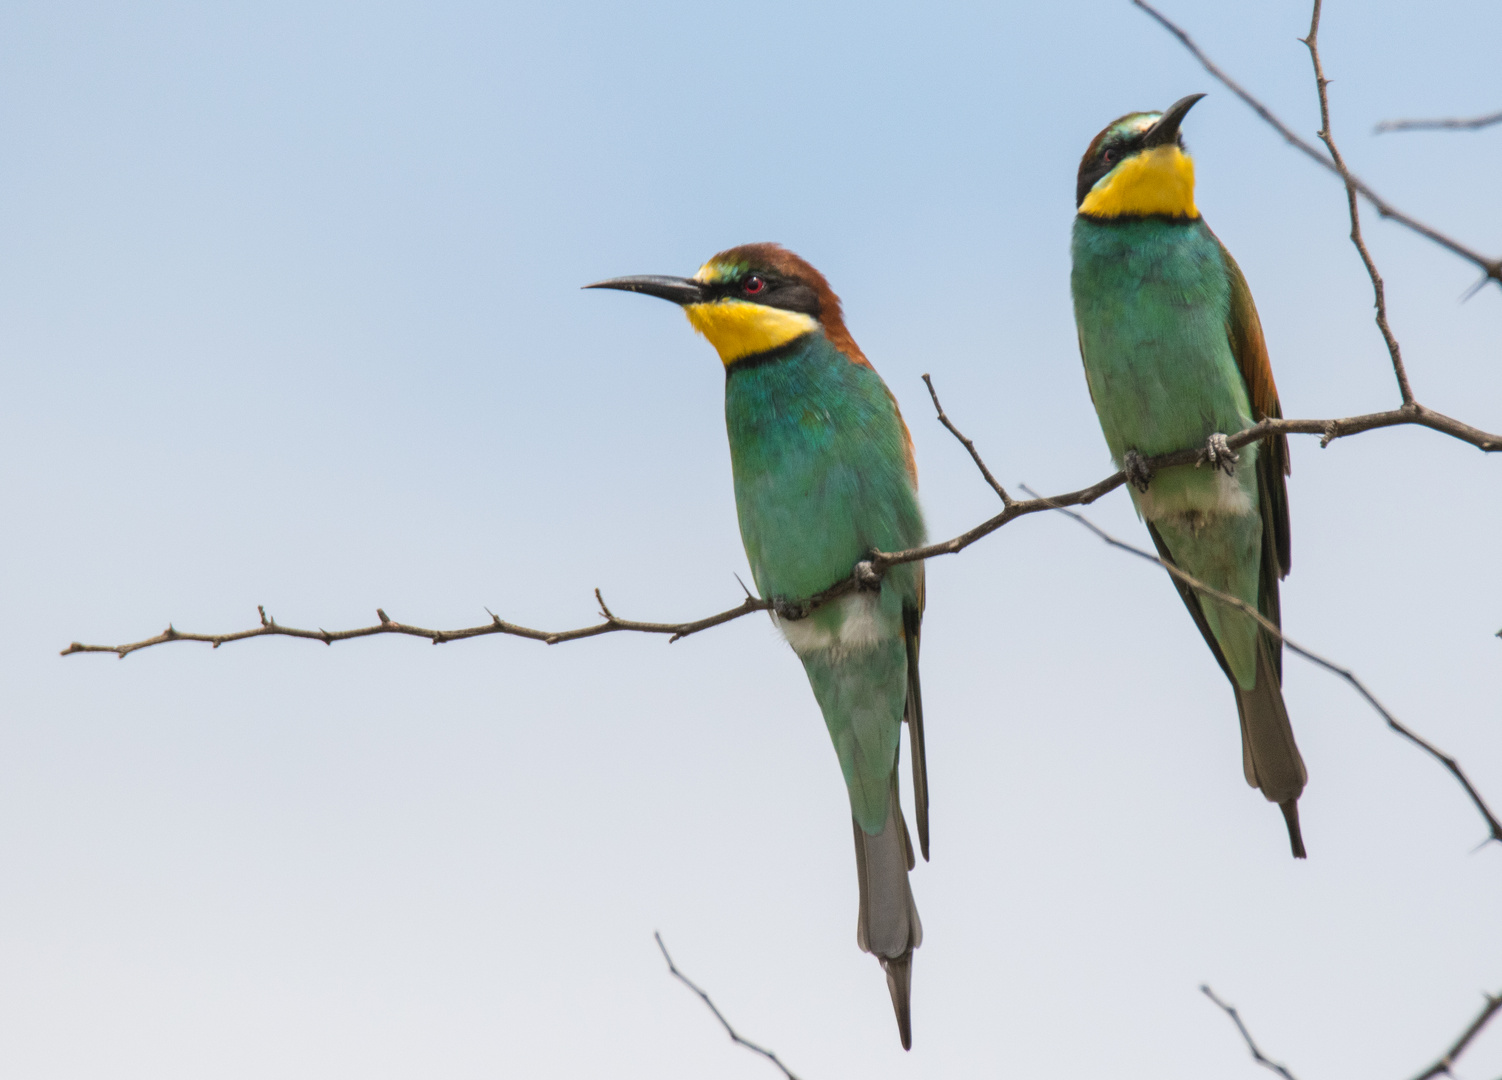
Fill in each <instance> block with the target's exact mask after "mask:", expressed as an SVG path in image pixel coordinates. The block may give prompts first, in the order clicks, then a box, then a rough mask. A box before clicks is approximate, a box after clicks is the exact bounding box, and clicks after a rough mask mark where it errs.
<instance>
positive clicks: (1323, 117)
mask: <svg viewBox="0 0 1502 1080" xmlns="http://www.w3.org/2000/svg"><path fill="white" fill-rule="evenodd" d="M1322 6H1323V0H1314V12H1313V14H1312V15H1311V16H1310V19H1309V35H1308V36H1307V37H1305V38H1303V39H1302V40H1303V42H1304V44H1305V46H1307V47H1308V49H1309V59H1310V60H1311V61H1312V62H1313V64H1314V87H1315V91H1316V93H1317V94H1318V95H1319V124H1320V126H1319V132H1318V135H1319V138H1320V141H1321V142H1322V143H1324V144H1325V147H1326V149H1328V150H1329V151H1330V159H1331V160H1332V161H1334V162H1335V168H1336V169H1337V170H1339V172H1340V177H1341V179H1342V180H1344V181H1345V185H1346V208H1347V211H1348V212H1349V214H1350V218H1351V243H1353V244H1355V245H1356V250H1357V251H1358V252H1360V254H1361V262H1362V265H1364V266H1365V267H1366V272H1367V276H1368V277H1370V278H1371V279H1372V292H1373V293H1374V295H1375V298H1376V308H1377V329H1378V330H1381V331H1382V340H1383V341H1385V342H1386V343H1387V352H1388V355H1389V356H1391V357H1392V369H1393V374H1394V375H1396V376H1397V377H1398V392H1399V393H1400V394H1402V395H1403V404H1404V405H1405V406H1409V405H1412V404H1413V403H1414V401H1413V389H1412V387H1410V386H1409V384H1408V369H1407V368H1405V367H1404V366H1403V350H1402V349H1401V348H1400V347H1399V346H1398V339H1397V338H1396V337H1395V336H1394V335H1393V332H1392V327H1390V326H1388V324H1387V286H1386V285H1384V284H1383V282H1382V275H1381V274H1379V273H1378V272H1377V264H1376V262H1375V261H1374V260H1373V259H1372V253H1371V252H1370V251H1368V250H1367V247H1366V241H1365V240H1364V239H1362V236H1361V207H1360V204H1359V203H1358V202H1357V200H1356V182H1355V180H1354V179H1353V178H1352V176H1351V170H1350V169H1348V168H1346V162H1345V159H1344V158H1343V157H1341V156H1340V149H1339V147H1337V146H1336V145H1335V136H1334V135H1332V134H1331V132H1330V91H1329V87H1330V80H1329V79H1326V78H1325V68H1324V65H1323V64H1321V63H1320V58H1319V17H1320V10H1321V8H1322Z"/></svg>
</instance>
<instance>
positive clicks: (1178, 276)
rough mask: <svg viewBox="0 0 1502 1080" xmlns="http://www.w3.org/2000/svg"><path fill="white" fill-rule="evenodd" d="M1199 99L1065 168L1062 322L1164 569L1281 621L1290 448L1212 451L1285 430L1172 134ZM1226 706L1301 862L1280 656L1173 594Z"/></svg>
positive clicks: (1111, 137) (1295, 757) (1298, 782)
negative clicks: (1147, 463)
mask: <svg viewBox="0 0 1502 1080" xmlns="http://www.w3.org/2000/svg"><path fill="white" fill-rule="evenodd" d="M1203 96H1204V95H1203V94H1192V95H1190V96H1189V97H1186V98H1183V99H1182V100H1180V101H1178V102H1175V103H1174V104H1173V105H1172V106H1170V107H1169V108H1168V109H1167V111H1165V112H1162V113H1157V112H1145V113H1130V114H1128V115H1126V116H1123V117H1122V118H1121V119H1119V120H1116V121H1113V122H1112V123H1111V124H1110V125H1109V126H1108V127H1107V128H1106V129H1105V130H1104V131H1102V132H1101V133H1100V134H1099V135H1097V136H1096V137H1095V140H1094V141H1093V142H1092V143H1091V144H1090V148H1089V149H1088V150H1086V151H1085V156H1084V158H1083V160H1081V162H1080V168H1079V176H1078V179H1077V184H1076V190H1075V202H1076V206H1077V207H1078V214H1077V215H1076V217H1075V221H1074V239H1073V244H1072V254H1073V264H1074V268H1073V273H1072V276H1071V286H1072V291H1073V293H1074V314H1075V321H1076V324H1077V327H1078V330H1079V343H1080V355H1081V357H1082V358H1083V360H1084V362H1085V378H1086V381H1087V383H1088V384H1089V387H1090V397H1091V400H1092V401H1093V402H1094V403H1095V411H1096V413H1097V414H1098V415H1099V417H1100V424H1101V428H1102V430H1103V431H1104V432H1105V436H1106V444H1107V446H1109V448H1110V450H1111V455H1112V457H1113V458H1114V459H1115V460H1116V463H1117V466H1118V467H1123V468H1125V469H1126V471H1127V475H1128V478H1129V480H1131V481H1132V483H1131V485H1130V487H1131V495H1132V501H1133V502H1134V503H1135V504H1136V507H1137V512H1138V513H1139V514H1140V515H1141V516H1142V518H1143V519H1144V520H1145V521H1146V522H1147V528H1148V532H1149V533H1151V534H1152V538H1153V543H1154V544H1155V545H1157V548H1158V553H1159V555H1161V556H1162V558H1163V560H1164V561H1165V562H1167V563H1171V564H1173V565H1175V566H1177V567H1179V568H1180V569H1182V570H1183V571H1184V572H1185V573H1188V574H1190V575H1192V576H1194V577H1196V578H1198V579H1199V580H1200V581H1202V582H1204V583H1205V584H1207V585H1209V586H1211V587H1213V588H1215V589H1218V590H1220V591H1221V592H1224V593H1229V594H1230V595H1232V596H1235V597H1237V598H1238V599H1240V600H1242V601H1244V602H1245V603H1247V604H1248V605H1250V606H1252V607H1254V608H1256V609H1257V610H1258V611H1259V612H1261V614H1262V615H1263V616H1264V617H1266V618H1267V619H1269V620H1270V621H1271V622H1273V623H1274V624H1278V623H1279V622H1280V619H1279V603H1278V582H1279V580H1280V579H1282V578H1283V577H1284V576H1285V575H1287V573H1288V567H1289V562H1290V546H1289V532H1288V495H1287V491H1286V488H1285V486H1284V476H1285V475H1286V474H1287V473H1288V471H1289V463H1288V442H1287V439H1286V438H1285V437H1284V436H1282V435H1276V436H1270V437H1268V438H1266V439H1263V440H1262V441H1261V442H1259V443H1254V444H1252V445H1249V446H1246V447H1244V448H1243V449H1242V450H1241V452H1240V454H1239V455H1234V454H1231V453H1230V452H1229V449H1228V448H1227V447H1226V445H1225V441H1224V440H1225V436H1226V435H1227V434H1233V433H1235V432H1237V431H1240V430H1242V429H1244V428H1248V427H1251V426H1252V425H1253V424H1254V423H1256V422H1257V421H1259V420H1262V419H1264V418H1266V417H1278V416H1282V411H1281V408H1280V407H1279V404H1278V390H1277V387H1276V386H1275V385H1274V384H1273V373H1272V368H1271V367H1270V366H1269V363H1268V358H1267V344H1266V342H1265V341H1264V340H1263V336H1262V324H1261V322H1260V321H1259V319H1258V317H1257V309H1256V307H1255V305H1253V303H1252V294H1251V291H1250V290H1249V289H1248V288H1247V283H1246V279H1245V278H1244V277H1243V276H1242V274H1241V269H1240V268H1239V267H1238V266H1237V265H1236V260H1234V259H1233V258H1231V255H1230V253H1229V252H1228V251H1226V249H1225V247H1224V246H1223V245H1222V244H1221V242H1220V241H1219V240H1218V239H1217V238H1216V236H1215V234H1214V233H1213V232H1211V231H1210V227H1209V226H1208V225H1206V224H1205V220H1204V218H1202V217H1201V216H1200V213H1199V211H1198V210H1197V209H1196V208H1195V205H1194V163H1193V161H1191V160H1190V158H1189V156H1188V155H1187V154H1186V153H1185V152H1184V143H1183V139H1182V138H1181V136H1180V134H1179V125H1180V124H1181V123H1182V122H1183V119H1184V117H1185V115H1186V114H1187V113H1188V112H1189V110H1190V108H1192V107H1193V106H1194V103H1195V102H1196V101H1198V100H1199V99H1200V98H1201V97H1203ZM1191 446H1205V447H1206V448H1207V452H1206V457H1207V458H1208V459H1209V460H1208V465H1209V467H1208V468H1200V467H1197V466H1189V465H1184V466H1179V467H1176V468H1170V469H1164V470H1162V471H1161V472H1158V473H1157V474H1155V475H1152V476H1148V475H1146V474H1145V470H1144V469H1143V468H1142V466H1141V464H1140V462H1141V459H1142V458H1146V457H1151V456H1153V455H1155V454H1162V453H1167V452H1169V451H1173V450H1183V449H1185V448H1187V447H1191ZM1173 580H1174V582H1175V584H1176V585H1177V586H1178V591H1179V595H1180V596H1181V597H1182V598H1183V601H1184V604H1185V606H1187V607H1188V608H1189V614H1190V615H1192V616H1193V617H1194V621H1195V624H1196V625H1197V626H1198V627H1199V630H1200V633H1201V634H1203V635H1204V638H1205V642H1206V644H1208V645H1209V646H1210V651H1211V652H1212V653H1214V654H1215V659H1216V661H1217V662H1219V664H1220V667H1221V670H1222V671H1224V672H1225V674H1226V677H1227V678H1228V679H1229V680H1230V682H1231V687H1232V689H1233V690H1234V691H1235V693H1236V708H1237V711H1238V712H1239V713H1240V716H1241V761H1242V769H1243V771H1244V773H1245V775H1246V781H1247V783H1248V784H1251V785H1252V786H1253V787H1257V788H1261V789H1262V794H1263V795H1265V796H1266V797H1267V799H1268V800H1269V801H1270V802H1275V803H1277V804H1278V806H1279V807H1281V808H1282V811H1283V817H1284V820H1285V822H1286V823H1287V826H1288V839H1289V843H1290V844H1291V845H1292V848H1293V854H1294V857H1295V858H1299V859H1302V858H1303V857H1304V840H1303V837H1302V835H1301V833H1300V830H1299V808H1298V800H1299V794H1300V793H1301V792H1302V791H1303V790H1304V782H1305V779H1306V776H1305V771H1304V761H1303V758H1302V757H1301V756H1300V755H1299V748H1298V746H1297V744H1295V742H1294V738H1293V729H1292V727H1290V725H1289V723H1288V710H1287V708H1286V706H1285V705H1284V703H1283V691H1282V675H1283V663H1282V652H1283V650H1282V641H1281V640H1280V639H1279V638H1278V637H1276V636H1275V635H1273V634H1269V633H1268V632H1267V631H1266V630H1264V629H1262V628H1261V627H1260V626H1258V624H1257V623H1256V622H1255V621H1254V620H1253V619H1251V618H1249V617H1248V616H1247V615H1246V614H1245V613H1244V612H1242V611H1238V610H1236V609H1234V608H1232V607H1230V606H1228V605H1225V604H1223V603H1221V602H1219V601H1217V600H1215V599H1213V598H1210V597H1207V596H1204V595H1202V594H1200V593H1198V592H1196V591H1195V590H1194V589H1192V588H1189V587H1188V586H1186V585H1184V584H1183V583H1181V582H1179V580H1178V579H1177V578H1174V579H1173Z"/></svg>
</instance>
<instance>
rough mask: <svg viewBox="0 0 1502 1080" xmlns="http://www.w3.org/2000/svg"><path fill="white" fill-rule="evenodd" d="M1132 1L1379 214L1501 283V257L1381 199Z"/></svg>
mask: <svg viewBox="0 0 1502 1080" xmlns="http://www.w3.org/2000/svg"><path fill="white" fill-rule="evenodd" d="M1132 3H1133V4H1135V5H1136V6H1137V7H1139V8H1141V9H1142V10H1143V11H1145V12H1147V13H1148V14H1149V15H1151V16H1152V17H1153V19H1155V20H1156V21H1157V23H1158V25H1160V26H1162V27H1163V29H1165V30H1167V31H1168V32H1169V33H1170V34H1172V35H1173V36H1174V37H1176V38H1178V39H1179V42H1180V44H1182V45H1183V46H1184V48H1186V49H1188V50H1189V52H1190V54H1191V55H1192V56H1193V57H1194V58H1195V59H1196V60H1198V61H1199V62H1200V64H1201V66H1203V67H1204V69H1205V70H1206V71H1208V72H1209V73H1210V74H1211V75H1213V76H1214V77H1215V78H1216V79H1217V80H1218V81H1219V82H1220V83H1221V84H1222V85H1223V86H1225V88H1226V89H1227V90H1229V91H1231V93H1233V94H1235V95H1236V96H1237V97H1239V98H1240V99H1241V100H1242V101H1244V102H1245V103H1246V104H1247V105H1249V106H1250V107H1251V109H1252V111H1253V112H1255V113H1256V114H1257V115H1258V116H1260V117H1262V119H1263V120H1265V121H1266V122H1267V123H1268V124H1269V125H1270V126H1271V127H1272V128H1273V130H1275V131H1276V132H1277V133H1278V134H1279V135H1281V136H1283V138H1284V139H1285V140H1287V141H1288V143H1289V144H1291V145H1292V146H1294V147H1296V148H1297V149H1299V150H1301V151H1303V152H1304V154H1305V155H1307V156H1308V157H1309V158H1311V159H1312V160H1314V161H1316V162H1318V163H1319V164H1320V165H1321V166H1323V167H1324V168H1326V169H1329V170H1330V171H1331V172H1333V173H1334V174H1335V175H1337V176H1339V177H1340V178H1341V180H1342V181H1344V182H1345V183H1347V184H1349V185H1351V186H1353V187H1354V188H1355V189H1356V190H1357V191H1359V192H1360V193H1361V194H1362V196H1363V197H1364V198H1365V199H1366V200H1367V201H1368V202H1370V203H1371V204H1372V206H1374V207H1375V208H1376V210H1377V213H1378V214H1380V215H1382V216H1383V217H1385V218H1391V219H1392V220H1393V221H1396V222H1398V223H1399V224H1400V225H1404V226H1406V227H1407V228H1409V229H1412V230H1413V231H1414V232H1416V233H1418V234H1419V235H1420V236H1423V237H1427V238H1428V239H1430V240H1432V241H1434V243H1436V244H1438V245H1439V246H1440V247H1442V248H1445V249H1446V250H1448V251H1451V252H1453V253H1455V254H1456V255H1459V256H1460V257H1461V258H1462V259H1466V260H1468V261H1469V262H1472V263H1474V264H1475V265H1476V266H1477V267H1479V268H1480V269H1481V271H1482V272H1483V273H1485V274H1486V277H1487V278H1488V279H1490V280H1492V281H1496V282H1499V283H1502V259H1489V258H1487V257H1486V256H1485V255H1482V254H1481V253H1480V252H1478V251H1474V250H1472V249H1471V248H1468V247H1466V246H1465V245H1464V244H1462V243H1460V242H1459V241H1457V240H1452V239H1451V238H1450V237H1448V236H1446V235H1445V234H1444V233H1442V232H1440V231H1439V230H1437V229H1433V228H1430V227H1429V226H1428V225H1425V224H1424V223H1423V222H1421V221H1418V220H1416V219H1414V218H1411V217H1409V216H1408V215H1407V214H1405V213H1403V211H1401V210H1399V209H1398V208H1397V207H1395V206H1393V205H1392V204H1391V203H1389V202H1388V201H1387V200H1386V199H1384V198H1382V196H1380V195H1378V194H1377V193H1376V192H1375V191H1373V190H1372V189H1371V188H1370V187H1368V186H1367V185H1366V182H1365V181H1363V180H1362V179H1360V178H1359V177H1357V176H1354V175H1352V174H1351V173H1349V172H1344V171H1342V169H1341V168H1340V166H1338V165H1336V163H1335V162H1334V161H1333V160H1331V159H1330V158H1329V157H1327V156H1326V155H1325V154H1322V153H1321V152H1320V150H1319V148H1318V147H1316V146H1315V145H1314V144H1312V143H1310V142H1308V141H1306V140H1305V139H1303V138H1300V137H1299V136H1298V135H1296V134H1294V132H1293V131H1292V129H1290V128H1289V126H1288V125H1287V124H1285V123H1283V121H1281V120H1279V119H1278V118H1277V117H1276V116H1275V115H1273V112H1272V110H1271V109H1269V108H1268V107H1267V106H1266V105H1263V104H1262V102H1260V101H1258V100H1257V99H1256V98H1254V97H1252V95H1251V94H1249V93H1247V92H1246V91H1245V90H1243V89H1242V88H1241V86H1240V85H1239V84H1238V83H1237V82H1236V81H1235V80H1234V79H1232V78H1231V77H1230V76H1229V75H1227V74H1226V73H1225V72H1224V71H1222V70H1221V69H1220V68H1219V67H1218V66H1217V65H1216V64H1215V62H1214V61H1213V60H1211V59H1210V58H1209V57H1208V56H1206V55H1205V54H1204V52H1203V51H1202V50H1201V49H1200V47H1199V46H1198V45H1196V44H1195V43H1194V41H1193V39H1192V38H1190V36H1189V35H1188V34H1187V33H1185V32H1184V31H1183V29H1181V28H1180V27H1179V26H1178V25H1177V24H1176V23H1174V22H1173V20H1171V19H1169V18H1168V16H1166V15H1164V14H1163V13H1162V12H1160V11H1159V10H1158V9H1157V8H1155V7H1153V6H1152V5H1151V4H1149V3H1147V0H1132Z"/></svg>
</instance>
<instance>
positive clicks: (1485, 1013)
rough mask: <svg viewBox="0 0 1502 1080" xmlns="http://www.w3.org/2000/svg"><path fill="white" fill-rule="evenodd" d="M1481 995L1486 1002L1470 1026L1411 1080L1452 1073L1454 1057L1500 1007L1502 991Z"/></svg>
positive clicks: (1429, 1078)
mask: <svg viewBox="0 0 1502 1080" xmlns="http://www.w3.org/2000/svg"><path fill="white" fill-rule="evenodd" d="M1482 996H1483V997H1484V998H1485V999H1486V1004H1485V1005H1483V1006H1482V1007H1481V1012H1480V1013H1479V1014H1477V1016H1476V1019H1474V1020H1472V1021H1471V1026H1470V1027H1468V1028H1466V1029H1465V1031H1463V1032H1461V1035H1460V1038H1458V1039H1456V1040H1455V1043H1454V1045H1453V1046H1451V1047H1450V1049H1448V1050H1446V1051H1445V1052H1444V1053H1443V1054H1441V1055H1440V1058H1439V1060H1438V1061H1436V1062H1435V1063H1434V1064H1433V1065H1430V1066H1429V1067H1428V1068H1427V1069H1425V1070H1424V1071H1423V1072H1421V1073H1419V1074H1418V1075H1417V1076H1415V1077H1414V1078H1413V1080H1432V1078H1433V1077H1436V1076H1452V1075H1454V1074H1453V1073H1451V1072H1450V1067H1451V1066H1452V1065H1454V1064H1455V1059H1456V1058H1458V1057H1460V1055H1461V1054H1463V1053H1465V1051H1466V1047H1468V1046H1470V1045H1471V1041H1472V1040H1473V1039H1475V1038H1476V1036H1477V1035H1480V1034H1481V1029H1482V1028H1484V1027H1486V1025H1487V1023H1488V1022H1489V1021H1490V1020H1491V1018H1492V1017H1493V1016H1495V1015H1496V1014H1497V1010H1498V1009H1502V992H1498V993H1497V995H1496V996H1493V995H1491V994H1483V995H1482Z"/></svg>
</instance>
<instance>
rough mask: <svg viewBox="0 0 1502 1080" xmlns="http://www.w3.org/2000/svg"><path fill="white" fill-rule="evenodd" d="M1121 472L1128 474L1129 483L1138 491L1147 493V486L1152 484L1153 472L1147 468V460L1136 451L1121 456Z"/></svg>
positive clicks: (1129, 451)
mask: <svg viewBox="0 0 1502 1080" xmlns="http://www.w3.org/2000/svg"><path fill="white" fill-rule="evenodd" d="M1121 471H1122V472H1124V473H1126V479H1127V483H1128V484H1131V485H1132V486H1133V487H1134V488H1136V489H1137V490H1138V491H1146V490H1147V485H1148V484H1150V483H1152V480H1153V471H1152V470H1151V469H1149V468H1148V467H1147V459H1146V458H1144V457H1143V456H1142V455H1141V454H1139V453H1137V451H1135V450H1128V451H1127V452H1126V453H1125V454H1123V455H1122V456H1121Z"/></svg>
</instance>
